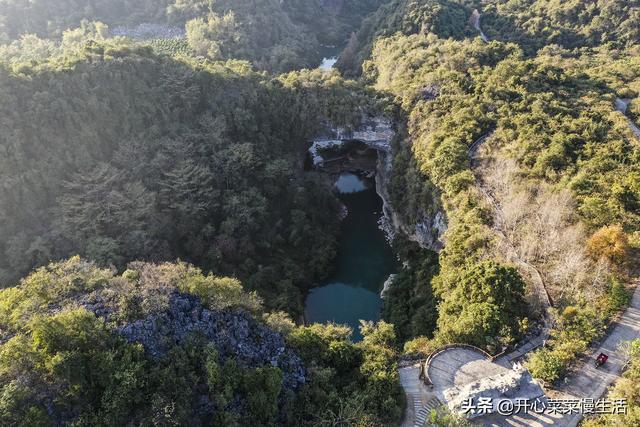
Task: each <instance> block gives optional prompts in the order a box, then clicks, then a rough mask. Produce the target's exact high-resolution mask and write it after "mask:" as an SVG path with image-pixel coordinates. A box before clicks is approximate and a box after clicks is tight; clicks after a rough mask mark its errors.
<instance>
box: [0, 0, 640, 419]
mask: <svg viewBox="0 0 640 427" xmlns="http://www.w3.org/2000/svg"><path fill="white" fill-rule="evenodd" d="M140 24H144V25H146V24H150V25H151V24H152V25H157V26H158V27H157V28H161V29H171V31H169V33H170V36H167V37H164V36H158V35H155V36H153V37H151V38H145V37H138V36H136V35H135V34H134V33H135V31H134V30H133V29H135V28H136V26H138V25H140ZM115 28H120V30H119V31H120V32H121V33H119V34H120V35H118V36H115V35H114V29H115ZM154 28H155V27H154ZM176 28H177V29H178V30H179V31H178V32H177V33H176V32H174V29H176ZM131 34H134V35H131ZM175 34H178V36H176V35H175ZM639 41H640V2H639V1H636V0H633V1H625V0H608V1H605V0H597V1H595V0H594V1H585V0H571V1H557V0H519V1H512V0H511V1H506V0H497V1H496V0H417V1H416V0H411V1H409V0H389V1H382V0H312V1H306V0H285V1H278V0H242V1H238V0H233V1H232V0H207V1H201V0H177V1H175V2H174V1H155V2H129V1H120V2H115V3H114V2H104V1H102V0H82V1H67V0H56V1H47V2H44V1H26V0H0V99H1V100H2V103H1V104H0V424H1V425H29V426H30V425H43V426H44V425H120V424H125V423H129V424H131V425H248V424H256V425H265V426H268V425H291V426H297V425H309V426H328V425H358V426H381V425H398V424H399V422H400V419H401V416H402V410H403V407H404V405H405V404H406V402H404V396H403V393H402V389H401V388H400V385H399V377H398V371H397V363H398V360H399V359H400V358H404V359H411V358H421V357H425V356H426V355H428V354H430V353H431V352H432V351H434V350H435V349H437V348H439V347H441V346H442V345H445V344H449V343H466V344H472V345H475V346H477V347H480V348H482V349H484V350H486V351H487V352H489V353H492V354H495V353H498V352H501V351H503V350H505V349H508V348H510V346H513V345H515V344H517V343H518V342H521V341H522V340H523V339H527V337H531V336H532V335H534V334H536V333H539V331H541V330H542V329H543V328H548V329H549V331H550V335H549V337H548V339H547V340H546V342H545V345H544V346H543V347H542V348H541V349H539V350H537V351H535V352H533V353H531V354H530V355H529V357H528V359H527V362H526V366H527V368H528V369H529V370H530V371H531V373H532V374H533V375H534V377H536V378H537V379H539V380H541V381H543V382H544V383H545V384H546V385H547V386H553V384H554V383H555V384H557V382H558V381H561V380H562V378H563V377H564V375H565V374H566V373H567V371H568V370H569V369H570V368H571V366H572V364H573V363H575V361H576V359H578V358H579V357H580V356H581V354H583V353H584V352H585V351H586V350H587V349H588V347H589V345H590V344H591V343H593V342H594V341H595V340H597V339H598V338H599V337H601V336H602V335H603V334H604V333H605V331H606V328H607V325H608V324H609V323H610V322H611V320H612V319H613V318H614V317H615V316H616V314H617V313H619V312H620V310H622V309H624V308H625V307H626V306H627V305H628V304H629V301H630V293H631V291H633V289H632V288H631V286H630V284H631V283H633V279H634V277H636V276H637V273H638V272H637V260H638V253H639V251H640V131H637V128H634V126H635V125H637V124H638V122H639V121H640V51H639V50H638V47H637V44H638V42H639ZM340 48H342V50H341V53H340V55H339V56H340V57H339V60H338V63H337V70H331V71H323V70H317V69H315V68H316V67H317V65H318V64H319V63H320V60H321V59H322V58H323V56H328V55H329V54H335V52H336V51H337V50H338V49H340ZM380 116H385V117H387V118H389V119H391V120H392V121H393V129H394V131H395V137H394V138H393V141H392V142H391V153H392V154H391V158H390V161H389V165H390V169H389V176H388V177H387V178H388V179H386V181H385V182H386V184H385V185H386V188H385V189H384V190H385V192H386V193H387V194H388V198H389V200H385V202H388V205H389V206H388V208H389V209H391V210H392V211H393V214H394V217H395V218H396V219H397V220H398V221H400V223H402V224H403V226H404V228H402V229H399V230H396V233H395V236H394V238H393V239H392V242H391V244H392V247H393V250H394V253H395V255H396V256H397V257H398V259H399V261H401V263H400V264H401V265H402V268H399V271H398V272H397V274H396V275H395V276H394V279H393V282H392V285H391V287H390V288H389V289H388V290H386V291H385V299H384V303H383V308H382V312H381V316H382V319H383V320H382V321H380V322H377V323H374V322H363V323H362V325H361V331H360V332H361V334H362V336H363V339H362V340H361V341H360V342H355V340H354V339H353V335H352V334H353V331H352V330H351V329H350V328H348V327H346V326H342V325H335V324H327V325H320V324H313V325H304V320H303V319H302V314H303V311H304V298H305V296H306V294H307V293H308V292H309V290H310V289H311V288H312V287H313V286H315V285H317V284H318V283H319V282H320V281H321V280H322V279H323V278H325V277H327V276H328V275H330V273H331V270H332V266H333V261H334V259H335V257H336V251H337V250H338V239H339V236H340V230H341V227H340V220H341V209H343V206H342V205H341V203H340V201H339V200H338V198H337V197H336V196H335V194H334V193H333V192H332V191H331V185H332V183H331V182H329V181H330V179H329V177H328V176H327V175H326V174H322V173H317V172H305V167H304V164H305V159H306V156H307V150H308V148H309V145H310V141H311V139H313V138H314V137H315V136H317V135H319V134H321V133H322V132H325V131H326V130H327V129H328V128H330V127H334V128H336V127H342V128H344V129H346V130H353V129H356V128H357V127H358V126H359V125H360V124H361V123H363V121H366V120H367V119H371V118H374V117H380ZM634 129H635V130H634ZM435 217H440V218H444V222H446V231H445V232H444V234H443V235H442V236H439V237H440V240H439V242H440V243H441V246H438V247H429V245H424V244H423V245H422V246H421V245H420V244H419V243H417V242H416V241H415V239H413V238H412V236H409V235H405V234H406V233H404V232H403V231H402V230H413V229H417V228H419V226H420V223H421V221H424V219H425V218H426V219H433V218H435ZM430 231H433V230H430ZM212 331H213V332H212ZM637 347H638V345H637V342H634V343H629V345H628V348H626V349H625V357H626V358H627V359H628V363H627V369H626V372H625V374H624V378H623V379H621V380H620V381H618V382H617V384H616V386H615V387H614V388H613V389H612V390H611V396H613V397H625V398H627V399H628V401H629V403H630V409H629V411H630V413H629V415H628V416H627V417H626V418H624V420H620V419H613V418H610V417H596V418H592V419H589V420H588V422H587V425H589V426H590V427H592V426H593V427H595V426H608V425H625V426H634V425H636V424H637V417H638V414H637V412H638V407H640V406H639V405H640V403H639V402H638V392H637V377H638V369H640V368H639V366H640V364H639V363H640V362H638V360H639V354H640V352H639V351H638V348H637ZM409 404H411V403H410V402H409ZM446 419H448V418H445V421H440V423H441V425H446V423H447V422H448V421H446ZM619 422H622V423H623V424H619ZM443 423H444V424H443Z"/></svg>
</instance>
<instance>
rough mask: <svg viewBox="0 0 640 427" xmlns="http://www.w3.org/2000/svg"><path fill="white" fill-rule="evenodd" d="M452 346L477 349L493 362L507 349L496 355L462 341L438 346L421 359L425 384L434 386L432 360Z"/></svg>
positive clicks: (422, 377) (421, 372)
mask: <svg viewBox="0 0 640 427" xmlns="http://www.w3.org/2000/svg"><path fill="white" fill-rule="evenodd" d="M452 348H465V349H467V350H473V351H477V352H478V353H480V354H482V355H483V356H485V357H486V358H487V360H490V361H491V362H493V361H494V360H495V359H496V358H498V357H500V356H502V355H503V354H504V353H505V351H506V349H504V350H502V351H501V352H500V353H498V354H496V355H491V354H489V353H487V352H486V351H485V350H483V349H481V348H480V347H476V346H474V345H470V344H460V343H455V344H447V345H444V346H442V347H439V348H437V349H436V350H434V351H432V352H431V353H430V354H429V356H427V358H426V359H424V360H422V361H420V374H419V378H420V379H421V380H422V381H423V382H424V383H425V385H428V386H432V385H433V382H432V381H431V377H429V365H430V364H431V361H432V360H433V359H434V358H435V357H436V356H438V355H439V354H441V353H444V352H445V351H447V350H451V349H452Z"/></svg>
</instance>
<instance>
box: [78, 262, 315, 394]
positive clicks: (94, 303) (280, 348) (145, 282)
mask: <svg viewBox="0 0 640 427" xmlns="http://www.w3.org/2000/svg"><path fill="white" fill-rule="evenodd" d="M131 265H135V266H136V268H138V269H139V271H141V272H142V278H141V279H140V280H139V283H138V284H137V285H136V286H135V287H133V288H131V286H132V285H131V284H130V283H127V282H124V284H122V286H123V288H118V286H115V287H113V286H112V287H110V288H104V289H99V290H96V291H94V292H91V293H89V294H86V295H84V296H82V297H81V299H80V300H79V301H78V304H79V305H81V306H83V307H84V308H85V309H87V310H89V311H92V312H93V313H95V314H96V316H98V317H101V318H103V319H105V320H106V321H107V322H108V323H110V324H113V325H114V326H115V328H116V331H117V332H118V333H119V334H120V335H122V336H123V337H124V338H125V339H126V340H127V341H128V342H130V343H134V342H137V343H140V344H142V345H143V346H144V348H145V351H146V352H147V354H149V356H150V357H152V358H157V357H160V356H162V355H164V354H165V353H166V352H167V351H168V350H170V349H171V348H172V347H173V346H174V345H176V344H178V345H180V344H182V343H184V342H186V340H187V339H188V338H189V337H190V336H191V335H192V334H197V335H198V336H200V337H202V338H204V339H205V340H206V341H207V342H210V343H212V344H213V345H214V346H215V347H216V349H217V351H218V355H219V357H220V359H221V360H223V361H224V360H226V359H233V360H235V361H236V362H238V364H239V365H240V366H243V367H246V368H258V367H262V366H274V367H278V368H280V369H281V371H282V373H283V386H284V387H285V388H287V389H295V388H297V387H298V386H299V385H301V384H303V383H304V382H305V375H306V370H305V367H304V364H303V362H302V360H301V359H300V357H299V356H298V355H297V354H296V353H295V352H294V351H293V350H292V349H291V348H289V347H288V346H287V344H286V343H285V340H284V338H283V336H282V335H281V334H280V333H278V332H276V331H274V330H272V329H270V328H269V327H268V326H266V325H265V324H263V323H261V322H259V321H258V320H256V319H255V318H254V317H253V316H252V315H251V314H250V313H249V312H247V311H246V310H244V309H241V308H228V309H224V310H215V309H209V308H207V307H205V306H204V305H203V304H202V302H201V300H200V298H198V297H197V296H194V295H191V294H187V293H182V292H179V291H178V290H177V289H176V288H175V287H172V286H169V285H168V284H166V283H164V282H165V280H164V279H163V280H154V279H155V278H156V276H158V272H157V270H158V268H157V267H155V266H152V265H148V264H144V263H133V264H131ZM123 292H126V293H127V294H128V295H129V296H128V298H130V296H131V295H134V297H133V299H132V301H137V302H133V304H134V305H140V306H143V307H144V308H139V309H136V310H133V314H131V313H123V308H122V302H121V301H122V298H123V295H122V294H123Z"/></svg>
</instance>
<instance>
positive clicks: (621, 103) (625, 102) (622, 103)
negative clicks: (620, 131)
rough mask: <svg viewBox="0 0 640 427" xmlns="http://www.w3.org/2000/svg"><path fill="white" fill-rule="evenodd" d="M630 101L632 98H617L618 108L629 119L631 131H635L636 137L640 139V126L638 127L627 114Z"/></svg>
mask: <svg viewBox="0 0 640 427" xmlns="http://www.w3.org/2000/svg"><path fill="white" fill-rule="evenodd" d="M630 102H631V100H630V99H621V98H616V110H617V111H619V112H621V113H622V114H623V115H624V117H625V118H626V119H627V122H628V123H629V129H631V132H633V134H634V135H635V136H636V138H638V139H640V128H638V126H636V124H635V123H633V121H632V120H631V118H630V117H629V116H627V108H628V107H629V103H630Z"/></svg>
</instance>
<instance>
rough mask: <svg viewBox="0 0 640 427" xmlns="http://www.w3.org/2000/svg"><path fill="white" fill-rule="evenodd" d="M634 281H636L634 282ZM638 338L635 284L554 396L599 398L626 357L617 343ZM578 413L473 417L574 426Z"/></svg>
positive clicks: (501, 426) (491, 422)
mask: <svg viewBox="0 0 640 427" xmlns="http://www.w3.org/2000/svg"><path fill="white" fill-rule="evenodd" d="M637 284H638V283H636V285H637ZM638 338H640V286H636V289H635V292H634V293H633V298H632V299H631V305H630V306H629V308H627V310H625V312H624V313H623V314H622V316H620V318H619V319H618V320H617V321H615V322H614V323H613V324H612V325H611V327H610V329H609V332H608V334H607V335H606V338H605V339H604V340H603V341H602V342H601V343H600V345H599V347H598V348H597V349H595V350H592V352H591V355H590V356H589V358H588V359H586V360H585V361H583V363H582V364H581V366H577V367H576V368H575V369H574V370H573V372H572V373H570V374H569V375H567V377H566V380H565V382H564V383H563V384H562V385H561V386H560V387H558V388H557V390H556V392H557V393H554V396H553V397H554V398H561V399H583V398H588V399H600V398H602V397H603V396H604V394H605V393H606V391H607V389H608V388H609V387H610V386H611V385H613V383H614V382H615V381H616V380H617V379H618V378H620V374H621V373H622V371H623V368H624V365H625V363H626V360H624V358H623V357H621V354H620V352H619V350H618V349H619V347H620V345H621V344H622V343H624V342H627V341H631V340H634V339H638ZM600 353H605V354H607V355H609V360H607V363H606V364H605V365H604V366H602V367H600V368H599V369H596V368H595V366H594V365H593V360H594V359H595V358H596V356H597V355H598V354H600ZM582 418H583V417H582V415H581V414H571V415H564V416H562V415H553V416H552V415H550V414H547V413H545V414H526V415H523V414H520V415H517V416H511V417H504V416H499V415H490V416H485V417H481V418H477V419H476V420H474V421H475V422H478V423H480V424H482V425H484V426H491V427H525V426H526V427H529V426H532V427H547V426H554V427H575V426H577V425H578V423H579V422H580V420H582Z"/></svg>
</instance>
